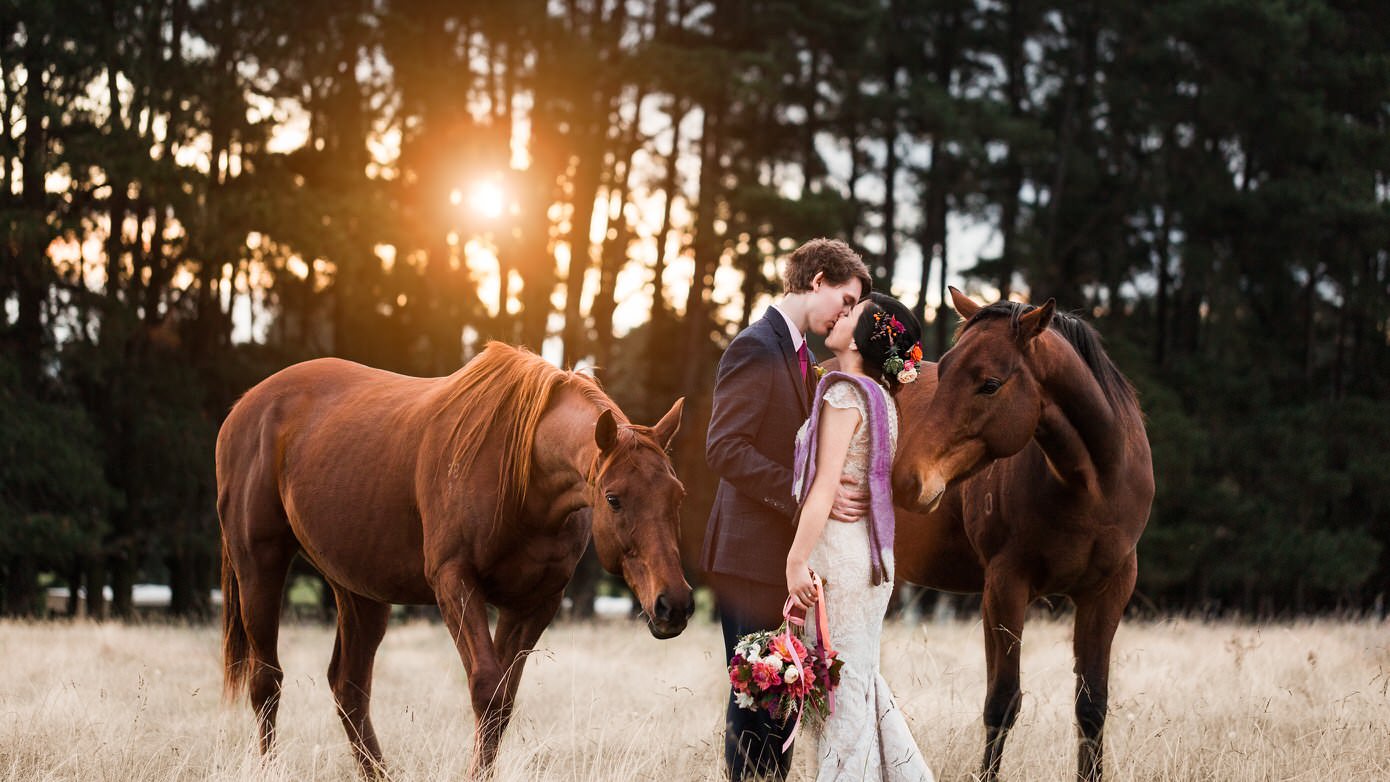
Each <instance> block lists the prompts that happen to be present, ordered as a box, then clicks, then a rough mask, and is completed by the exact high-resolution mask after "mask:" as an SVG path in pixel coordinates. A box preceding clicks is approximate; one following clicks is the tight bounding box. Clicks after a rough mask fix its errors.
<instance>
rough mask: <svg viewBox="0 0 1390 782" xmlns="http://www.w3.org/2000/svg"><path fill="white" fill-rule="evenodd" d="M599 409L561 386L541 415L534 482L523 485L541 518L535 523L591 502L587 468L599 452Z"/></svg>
mask: <svg viewBox="0 0 1390 782" xmlns="http://www.w3.org/2000/svg"><path fill="white" fill-rule="evenodd" d="M599 412H600V411H599V409H598V408H597V407H596V406H595V405H594V403H593V402H590V401H589V400H587V399H585V398H584V397H583V395H581V394H577V393H575V392H573V391H570V390H568V389H562V390H559V391H557V392H556V399H555V400H554V401H553V402H552V403H551V405H550V409H549V410H547V411H546V414H545V416H544V417H542V418H541V421H540V425H539V426H538V427H537V428H536V443H535V446H534V449H535V452H534V456H533V462H532V465H533V467H532V486H530V487H528V489H527V504H528V510H530V511H531V512H532V513H534V514H540V515H542V516H543V517H544V518H543V519H537V521H543V522H544V523H559V522H563V521H564V520H565V518H567V517H568V516H569V514H571V513H573V512H574V511H576V510H578V509H580V508H582V507H584V506H586V505H589V504H590V503H591V502H592V499H593V498H592V497H590V496H589V472H590V470H591V469H592V468H593V465H594V457H595V455H596V454H597V453H598V444H597V443H595V442H594V422H595V421H597V420H598V415H599Z"/></svg>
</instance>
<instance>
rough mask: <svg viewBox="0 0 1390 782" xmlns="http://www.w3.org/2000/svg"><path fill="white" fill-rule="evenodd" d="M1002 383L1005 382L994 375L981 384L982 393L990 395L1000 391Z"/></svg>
mask: <svg viewBox="0 0 1390 782" xmlns="http://www.w3.org/2000/svg"><path fill="white" fill-rule="evenodd" d="M1002 385H1004V383H1003V382H1002V381H1001V380H999V379H998V378H994V377H992V378H990V379H988V380H986V381H985V382H984V383H983V384H981V385H980V393H982V394H984V395H985V396H989V395H991V394H993V393H994V392H995V391H998V390H999V387H1000V386H1002Z"/></svg>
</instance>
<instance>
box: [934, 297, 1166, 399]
mask: <svg viewBox="0 0 1390 782" xmlns="http://www.w3.org/2000/svg"><path fill="white" fill-rule="evenodd" d="M1036 309H1037V307H1036V306H1035V305H1032V304H1023V303H1020V302H1017V301H996V302H994V303H993V304H990V305H988V306H986V307H984V308H982V309H981V310H980V311H979V312H977V313H975V315H974V316H973V317H971V318H970V320H968V321H966V322H964V323H962V324H961V326H960V328H959V329H957V330H956V339H957V340H959V339H960V335H961V334H963V333H965V330H966V329H968V328H970V327H971V326H973V325H975V324H976V323H978V322H980V321H983V320H993V319H996V318H1008V319H1009V324H1010V326H1011V327H1012V329H1013V332H1014V334H1017V333H1018V329H1019V318H1021V317H1023V316H1024V315H1026V314H1027V313H1029V312H1032V311H1033V310H1036ZM1051 329H1052V330H1053V331H1055V332H1057V333H1058V334H1061V335H1062V338H1063V339H1065V340H1066V341H1067V344H1068V345H1071V346H1072V348H1073V349H1074V350H1075V351H1076V353H1077V355H1079V356H1080V357H1081V360H1082V361H1083V362H1085V364H1086V366H1087V367H1088V368H1089V369H1090V370H1091V375H1092V376H1094V377H1095V379H1096V382H1097V383H1099V384H1100V388H1101V391H1102V392H1103V393H1104V394H1105V398H1106V399H1108V400H1110V404H1111V405H1112V406H1114V407H1117V408H1118V407H1121V406H1126V405H1127V406H1132V407H1135V408H1137V407H1138V404H1139V401H1138V397H1137V395H1136V393H1135V391H1134V384H1133V383H1130V382H1129V378H1127V377H1125V376H1124V373H1122V372H1120V368H1119V367H1117V366H1115V362H1114V361H1113V360H1112V359H1111V358H1110V354H1108V353H1106V352H1105V344H1104V342H1103V340H1102V339H1101V337H1100V333H1099V332H1097V331H1096V330H1095V328H1094V327H1093V326H1091V324H1089V323H1087V322H1086V321H1084V320H1082V319H1081V318H1080V317H1078V316H1076V315H1073V314H1071V313H1068V312H1062V311H1060V310H1058V311H1056V312H1054V313H1053V315H1052V325H1051Z"/></svg>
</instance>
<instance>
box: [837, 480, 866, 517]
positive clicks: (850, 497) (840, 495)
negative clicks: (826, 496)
mask: <svg viewBox="0 0 1390 782" xmlns="http://www.w3.org/2000/svg"><path fill="white" fill-rule="evenodd" d="M868 515H869V492H868V491H866V490H864V489H861V488H859V484H858V483H857V482H856V481H855V480H854V479H852V478H847V477H842V478H841V479H840V488H839V489H838V490H836V492H835V501H834V502H832V503H831V504H830V518H831V519H832V520H834V521H841V522H845V523H846V524H849V523H853V522H856V521H862V520H863V519H864V517H865V516H868Z"/></svg>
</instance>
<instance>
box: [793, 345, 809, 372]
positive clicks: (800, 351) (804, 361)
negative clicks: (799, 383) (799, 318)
mask: <svg viewBox="0 0 1390 782" xmlns="http://www.w3.org/2000/svg"><path fill="white" fill-rule="evenodd" d="M796 357H797V359H798V360H800V361H801V379H802V380H805V379H806V367H807V365H808V364H809V363H810V360H811V351H809V350H807V349H806V343H805V342H802V343H801V347H799V348H797V349H796Z"/></svg>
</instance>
